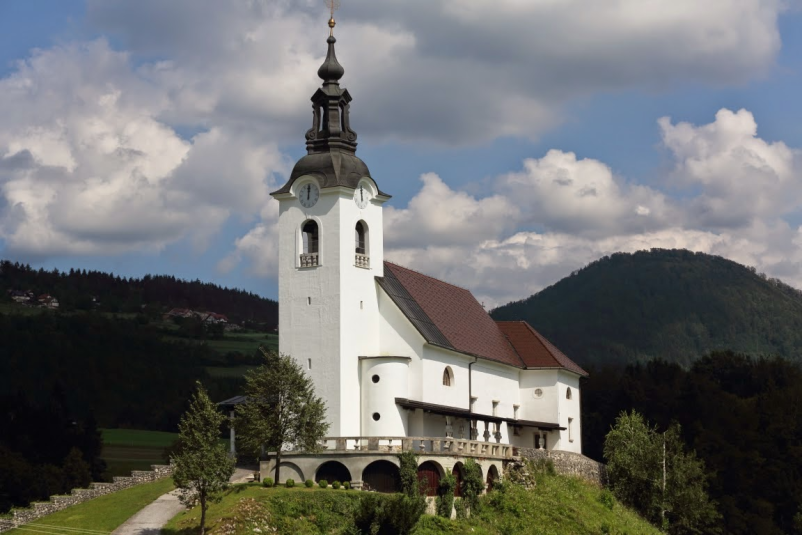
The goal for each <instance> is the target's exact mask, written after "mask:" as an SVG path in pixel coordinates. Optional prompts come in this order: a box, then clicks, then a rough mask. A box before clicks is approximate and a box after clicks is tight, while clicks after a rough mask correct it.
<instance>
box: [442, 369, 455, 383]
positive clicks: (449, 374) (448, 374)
mask: <svg viewBox="0 0 802 535" xmlns="http://www.w3.org/2000/svg"><path fill="white" fill-rule="evenodd" d="M453 384H454V372H453V371H451V366H446V369H445V370H443V386H451V385H453Z"/></svg>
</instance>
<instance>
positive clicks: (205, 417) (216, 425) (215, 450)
mask: <svg viewBox="0 0 802 535" xmlns="http://www.w3.org/2000/svg"><path fill="white" fill-rule="evenodd" d="M197 386H198V389H197V391H196V392H195V394H194V395H193V396H192V401H191V403H190V406H189V410H187V412H186V413H184V415H183V416H182V417H181V422H180V423H179V424H178V429H179V435H178V440H179V447H178V448H177V453H176V454H175V455H174V456H173V458H172V459H171V460H172V462H173V463H174V464H175V469H174V471H173V481H174V482H175V486H176V487H178V489H179V492H180V494H179V498H180V499H181V502H182V503H184V504H186V505H187V506H192V505H194V504H195V503H199V504H200V507H201V520H200V533H201V535H204V533H205V532H206V510H207V509H208V508H209V504H210V503H212V502H216V501H219V500H220V498H221V494H222V491H223V490H224V489H225V488H226V487H227V486H228V481H229V478H230V477H231V475H232V474H233V473H234V459H232V458H231V457H229V456H228V453H227V452H226V449H225V446H224V445H223V444H221V443H220V426H221V425H222V424H223V422H224V421H225V416H224V415H223V414H222V413H220V412H219V411H218V410H217V407H215V405H214V403H212V400H210V399H209V395H208V394H207V393H206V390H205V389H204V388H203V386H202V385H201V384H200V382H198V383H197Z"/></svg>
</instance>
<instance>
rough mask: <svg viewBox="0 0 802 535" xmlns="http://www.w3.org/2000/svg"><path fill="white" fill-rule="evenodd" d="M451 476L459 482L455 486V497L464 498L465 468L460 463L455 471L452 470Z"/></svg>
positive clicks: (455, 466) (456, 465)
mask: <svg viewBox="0 0 802 535" xmlns="http://www.w3.org/2000/svg"><path fill="white" fill-rule="evenodd" d="M451 474H452V475H453V476H454V479H456V480H457V484H456V485H455V486H454V497H456V498H462V482H463V481H464V480H465V466H464V465H463V464H462V463H459V462H458V463H457V464H455V465H454V469H453V470H451Z"/></svg>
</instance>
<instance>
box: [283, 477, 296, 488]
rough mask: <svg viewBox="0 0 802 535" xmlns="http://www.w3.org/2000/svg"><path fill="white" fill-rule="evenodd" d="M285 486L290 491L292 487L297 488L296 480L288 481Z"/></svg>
mask: <svg viewBox="0 0 802 535" xmlns="http://www.w3.org/2000/svg"><path fill="white" fill-rule="evenodd" d="M284 486H285V487H287V488H288V489H291V488H292V487H294V486H295V480H294V479H288V480H287V482H286V483H284Z"/></svg>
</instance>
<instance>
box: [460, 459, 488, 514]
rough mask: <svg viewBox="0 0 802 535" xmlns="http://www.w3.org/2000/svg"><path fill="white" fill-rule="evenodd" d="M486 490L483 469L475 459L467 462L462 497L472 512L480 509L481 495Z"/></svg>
mask: <svg viewBox="0 0 802 535" xmlns="http://www.w3.org/2000/svg"><path fill="white" fill-rule="evenodd" d="M483 490H485V482H484V480H483V479H482V467H481V466H479V464H477V462H476V461H474V460H473V459H468V460H467V461H465V477H464V478H463V480H462V496H463V497H464V501H465V505H466V506H467V507H468V509H470V510H471V511H474V510H476V509H478V508H479V495H480V494H482V491H483Z"/></svg>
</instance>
